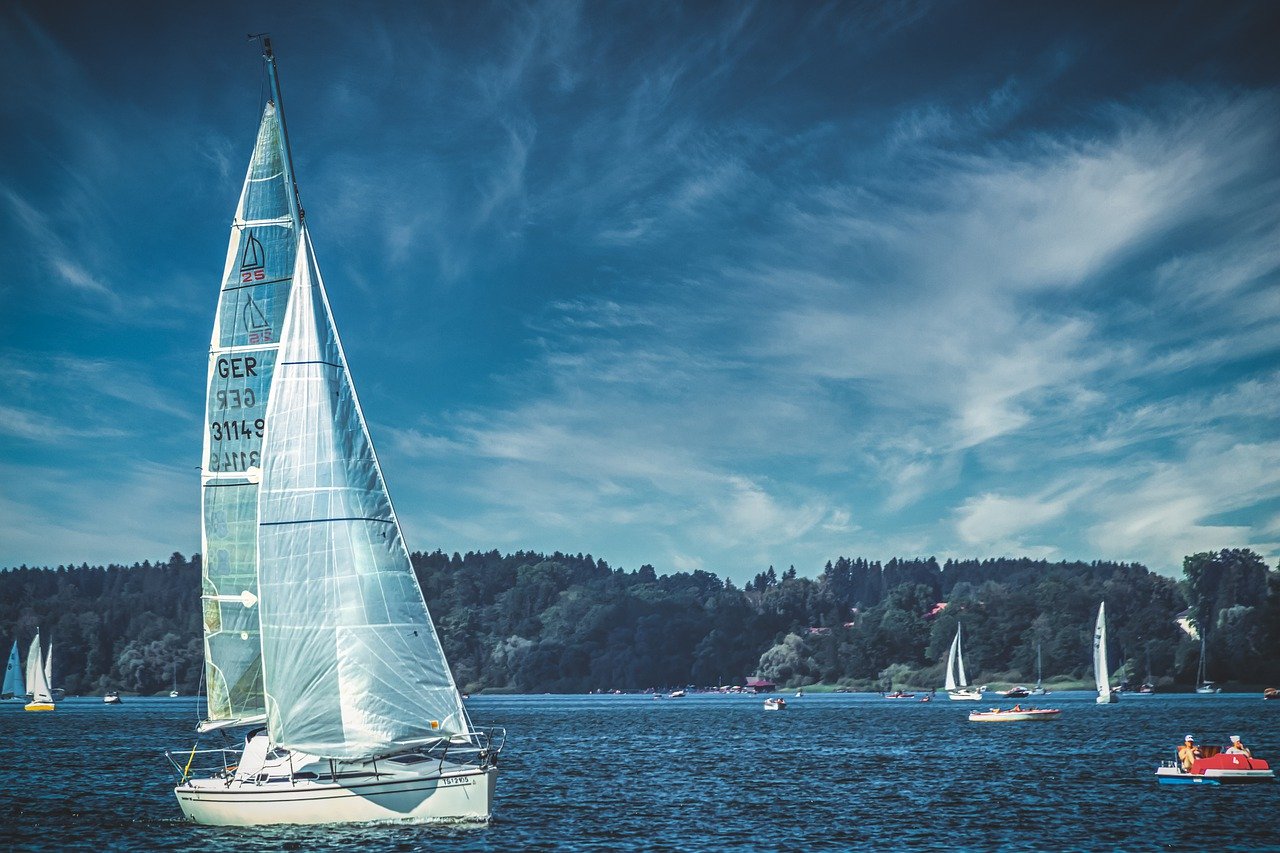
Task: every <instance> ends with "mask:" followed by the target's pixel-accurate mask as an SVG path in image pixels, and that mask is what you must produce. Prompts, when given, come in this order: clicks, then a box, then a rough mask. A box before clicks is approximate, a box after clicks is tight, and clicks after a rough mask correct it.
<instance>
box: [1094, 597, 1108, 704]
mask: <svg viewBox="0 0 1280 853" xmlns="http://www.w3.org/2000/svg"><path fill="white" fill-rule="evenodd" d="M1106 610H1107V603H1106V602H1105V601H1104V602H1102V603H1101V604H1099V605H1098V621H1097V623H1096V624H1095V625H1094V627H1093V680H1094V685H1095V686H1096V687H1097V689H1098V698H1100V699H1101V698H1103V697H1110V696H1111V676H1110V673H1109V671H1108V670H1107V613H1106Z"/></svg>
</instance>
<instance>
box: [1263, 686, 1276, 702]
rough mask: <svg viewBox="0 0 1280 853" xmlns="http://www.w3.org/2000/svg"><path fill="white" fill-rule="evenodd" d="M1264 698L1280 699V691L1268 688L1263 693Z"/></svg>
mask: <svg viewBox="0 0 1280 853" xmlns="http://www.w3.org/2000/svg"><path fill="white" fill-rule="evenodd" d="M1262 698H1263V699H1280V690H1277V689H1276V688H1274V687H1268V688H1267V689H1266V690H1263V691H1262Z"/></svg>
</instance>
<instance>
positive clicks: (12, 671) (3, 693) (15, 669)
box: [0, 640, 27, 699]
mask: <svg viewBox="0 0 1280 853" xmlns="http://www.w3.org/2000/svg"><path fill="white" fill-rule="evenodd" d="M26 695H27V685H26V680H25V679H24V678H23V677H22V662H21V661H20V660H18V641H17V640H14V641H13V648H12V649H10V650H9V662H8V663H7V664H6V665H5V668H4V688H3V689H0V699H22V698H24V697H26Z"/></svg>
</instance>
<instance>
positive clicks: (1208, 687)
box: [1196, 632, 1222, 693]
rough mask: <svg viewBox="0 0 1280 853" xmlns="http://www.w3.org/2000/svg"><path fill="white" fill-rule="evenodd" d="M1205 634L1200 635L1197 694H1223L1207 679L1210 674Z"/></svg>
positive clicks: (1220, 689)
mask: <svg viewBox="0 0 1280 853" xmlns="http://www.w3.org/2000/svg"><path fill="white" fill-rule="evenodd" d="M1205 639H1206V637H1205V634H1204V632H1201V633H1200V667H1199V669H1198V670H1197V672H1196V692H1197V693H1221V692H1222V688H1221V687H1218V686H1217V685H1215V684H1214V683H1213V682H1212V681H1209V680H1207V679H1206V678H1205V676H1206V675H1208V673H1209V664H1208V658H1207V656H1206V655H1205V651H1206V647H1207V646H1206V643H1205Z"/></svg>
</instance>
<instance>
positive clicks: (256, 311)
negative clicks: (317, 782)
mask: <svg viewBox="0 0 1280 853" xmlns="http://www.w3.org/2000/svg"><path fill="white" fill-rule="evenodd" d="M244 325H245V328H246V329H247V330H248V332H249V343H251V344H269V343H271V342H272V341H274V340H275V338H274V336H273V335H272V333H271V323H270V321H268V320H267V315H266V314H263V313H262V309H261V308H259V307H258V303H256V302H254V301H253V297H252V296H250V297H249V301H248V302H247V303H246V304H245V306H244Z"/></svg>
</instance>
